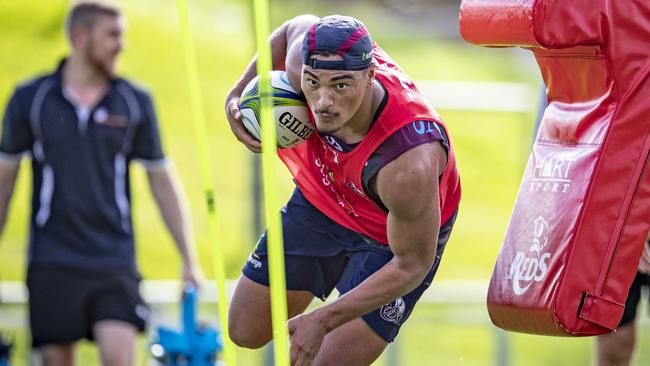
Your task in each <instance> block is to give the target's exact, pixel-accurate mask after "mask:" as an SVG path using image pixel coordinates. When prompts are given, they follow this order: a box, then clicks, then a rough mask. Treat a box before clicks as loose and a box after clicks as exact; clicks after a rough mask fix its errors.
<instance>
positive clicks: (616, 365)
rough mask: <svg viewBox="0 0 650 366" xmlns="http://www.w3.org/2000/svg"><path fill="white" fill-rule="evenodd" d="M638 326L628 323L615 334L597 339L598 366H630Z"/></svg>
mask: <svg viewBox="0 0 650 366" xmlns="http://www.w3.org/2000/svg"><path fill="white" fill-rule="evenodd" d="M635 344H636V324H635V323H634V322H631V323H628V324H626V325H624V326H622V327H620V328H618V330H617V331H616V332H614V333H610V334H604V335H601V336H598V337H597V338H596V363H595V364H596V366H628V365H630V363H631V362H632V359H633V356H634V346H635Z"/></svg>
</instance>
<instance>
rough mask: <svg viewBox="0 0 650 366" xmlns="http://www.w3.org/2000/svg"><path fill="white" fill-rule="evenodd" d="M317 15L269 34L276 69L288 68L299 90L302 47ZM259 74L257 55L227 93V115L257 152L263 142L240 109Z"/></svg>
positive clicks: (237, 133) (300, 18) (292, 21)
mask: <svg viewBox="0 0 650 366" xmlns="http://www.w3.org/2000/svg"><path fill="white" fill-rule="evenodd" d="M318 19H319V18H318V17H316V16H313V15H300V16H297V17H295V18H293V19H290V20H288V21H286V22H285V23H284V24H282V25H281V26H280V27H278V28H277V29H276V30H274V31H273V33H272V34H271V36H270V37H269V43H270V44H271V58H272V63H273V69H274V70H286V71H287V74H288V75H289V82H290V83H291V85H292V86H293V87H294V88H295V89H296V90H300V73H301V71H302V62H301V61H300V47H301V43H302V38H303V36H304V34H305V32H306V31H307V29H309V27H310V26H311V25H313V24H314V23H315V22H317V21H318ZM256 75H257V55H255V56H254V57H253V59H252V60H251V62H250V63H249V64H248V66H247V67H246V69H245V70H244V72H243V73H242V76H241V77H240V78H239V80H237V82H236V83H235V85H234V86H233V87H232V89H231V90H230V92H228V95H227V96H226V117H227V118H228V123H229V124H230V129H231V130H232V132H233V134H234V135H235V137H237V140H239V141H240V142H241V143H243V144H244V145H245V146H246V147H247V148H248V149H250V150H251V151H253V152H260V151H261V145H260V142H259V141H257V140H256V139H255V138H253V137H252V136H251V135H250V134H249V133H248V131H246V128H245V127H244V125H243V124H242V121H241V112H240V111H239V97H240V96H241V93H242V91H243V90H244V87H246V84H248V82H249V81H251V80H252V79H253V78H254V77H255V76H256Z"/></svg>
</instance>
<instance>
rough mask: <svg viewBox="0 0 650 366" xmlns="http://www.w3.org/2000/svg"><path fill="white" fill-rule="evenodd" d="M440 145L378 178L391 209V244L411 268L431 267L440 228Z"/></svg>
mask: <svg viewBox="0 0 650 366" xmlns="http://www.w3.org/2000/svg"><path fill="white" fill-rule="evenodd" d="M441 153H444V150H442V147H441V146H440V145H439V144H424V145H420V146H418V147H415V148H413V149H411V150H409V151H407V152H405V153H404V154H402V155H401V156H400V157H398V158H397V159H395V160H394V161H393V162H391V163H390V164H388V165H386V166H385V167H384V168H382V170H381V171H380V172H379V174H378V176H377V193H378V194H379V196H380V198H381V200H382V202H383V203H384V204H385V205H386V207H387V208H388V219H387V230H388V240H389V244H390V246H391V249H392V251H393V253H395V255H396V256H399V257H401V258H402V260H404V261H407V264H408V265H425V266H427V265H429V266H430V265H431V264H433V258H434V256H435V247H436V242H437V236H438V230H439V226H440V204H439V197H438V176H439V175H440V172H441V167H440V161H441V159H440V154H441Z"/></svg>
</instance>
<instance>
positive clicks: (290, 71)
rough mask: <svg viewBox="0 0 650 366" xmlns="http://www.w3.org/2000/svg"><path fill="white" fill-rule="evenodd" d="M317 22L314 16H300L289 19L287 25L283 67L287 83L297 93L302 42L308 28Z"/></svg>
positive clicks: (300, 68)
mask: <svg viewBox="0 0 650 366" xmlns="http://www.w3.org/2000/svg"><path fill="white" fill-rule="evenodd" d="M318 20H319V18H318V17H317V16H314V15H300V16H297V17H295V18H293V19H291V21H289V23H288V25H287V30H286V41H287V55H286V58H285V62H284V65H285V70H286V71H287V76H288V78H289V83H290V84H291V86H293V88H294V89H296V90H297V91H300V78H301V76H302V42H303V39H304V36H305V34H306V33H307V31H308V30H309V28H310V27H311V26H312V25H314V23H316V22H318Z"/></svg>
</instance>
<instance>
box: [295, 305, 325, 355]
mask: <svg viewBox="0 0 650 366" xmlns="http://www.w3.org/2000/svg"><path fill="white" fill-rule="evenodd" d="M325 335H327V331H326V330H325V327H324V326H323V324H322V323H321V321H320V320H319V318H318V315H316V314H315V313H313V312H311V313H307V314H302V315H298V316H296V317H294V318H291V319H290V320H289V340H290V343H291V365H293V366H309V365H311V364H312V363H313V362H314V358H316V355H317V354H318V350H319V349H320V346H321V344H322V343H323V339H325Z"/></svg>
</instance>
